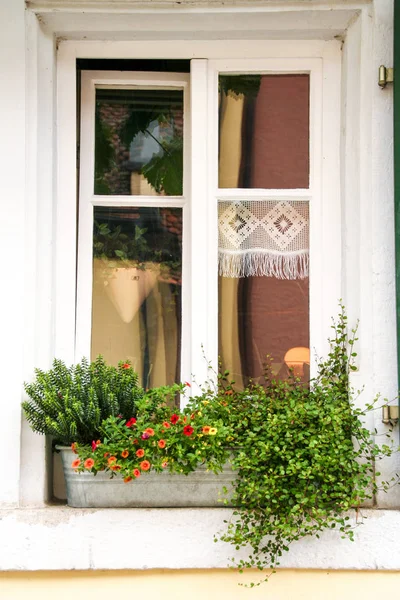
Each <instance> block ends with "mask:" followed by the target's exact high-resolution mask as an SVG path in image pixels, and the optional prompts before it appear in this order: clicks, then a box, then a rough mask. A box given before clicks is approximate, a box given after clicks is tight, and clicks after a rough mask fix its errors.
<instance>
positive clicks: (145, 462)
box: [140, 460, 151, 471]
mask: <svg viewBox="0 0 400 600" xmlns="http://www.w3.org/2000/svg"><path fill="white" fill-rule="evenodd" d="M150 467H151V464H150V463H149V461H148V460H142V462H141V463H140V468H141V469H142V471H148V470H149V469H150Z"/></svg>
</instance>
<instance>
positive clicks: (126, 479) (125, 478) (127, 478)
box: [124, 475, 132, 483]
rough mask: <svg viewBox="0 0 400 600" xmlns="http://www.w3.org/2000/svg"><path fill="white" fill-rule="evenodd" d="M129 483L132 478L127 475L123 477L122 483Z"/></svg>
mask: <svg viewBox="0 0 400 600" xmlns="http://www.w3.org/2000/svg"><path fill="white" fill-rule="evenodd" d="M130 481H132V477H130V476H129V475H128V477H124V483H129V482H130Z"/></svg>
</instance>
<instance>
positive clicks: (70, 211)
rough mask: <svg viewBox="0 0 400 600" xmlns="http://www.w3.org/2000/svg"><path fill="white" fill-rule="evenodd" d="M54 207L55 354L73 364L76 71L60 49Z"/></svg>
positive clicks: (66, 50)
mask: <svg viewBox="0 0 400 600" xmlns="http://www.w3.org/2000/svg"><path fill="white" fill-rule="evenodd" d="M57 123H58V127H57V178H56V182H57V193H56V198H57V208H56V219H55V220H56V223H55V237H56V240H57V248H56V251H55V255H56V267H55V323H54V333H55V346H54V353H55V356H57V358H61V359H63V360H65V361H67V362H69V363H72V362H73V361H74V344H75V294H76V289H75V280H76V229H77V228H76V221H77V219H76V202H77V189H76V72H75V52H74V48H72V47H71V46H61V47H60V48H59V51H58V56H57Z"/></svg>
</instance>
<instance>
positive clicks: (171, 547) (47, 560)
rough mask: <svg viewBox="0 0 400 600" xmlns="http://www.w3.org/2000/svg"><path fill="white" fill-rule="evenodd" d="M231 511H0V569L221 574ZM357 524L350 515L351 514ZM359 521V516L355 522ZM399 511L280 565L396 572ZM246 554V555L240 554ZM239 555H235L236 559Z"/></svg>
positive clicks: (296, 552) (378, 514)
mask: <svg viewBox="0 0 400 600" xmlns="http://www.w3.org/2000/svg"><path fill="white" fill-rule="evenodd" d="M231 514H232V511H231V509H228V508H213V509H210V508H181V509H145V508H143V509H74V508H69V507H66V506H62V507H61V506H48V507H45V508H31V509H28V508H20V509H10V510H0V539H2V540H8V542H7V544H2V545H1V546H0V565H1V567H0V568H1V570H4V571H14V570H26V571H41V570H72V569H79V570H87V569H102V570H113V569H135V570H141V569H211V568H226V567H227V566H228V563H229V559H230V558H231V557H232V556H233V554H235V552H233V551H232V547H231V546H230V545H228V544H224V543H222V542H219V543H217V544H216V543H214V534H215V533H216V532H218V531H222V530H223V529H224V520H225V519H227V518H229V517H230V516H231ZM350 516H351V518H352V519H354V522H355V515H354V513H353V514H351V515H350ZM360 519H361V517H359V520H360ZM399 530H400V511H393V510H392V511H391V510H373V509H365V510H363V521H362V524H361V525H360V526H359V527H358V528H357V529H356V533H355V542H353V543H351V542H349V541H348V540H342V539H341V538H340V534H339V533H338V532H335V531H327V532H326V533H325V534H324V535H323V536H321V539H320V540H316V539H309V540H302V541H301V542H297V543H296V544H294V545H293V547H292V549H291V551H290V553H288V554H287V555H286V556H284V557H283V558H282V561H281V565H280V566H281V567H282V568H292V569H349V570H375V569H384V570H399V569H400V537H399V536H398V533H397V532H398V531H399ZM242 554H243V553H242ZM238 555H239V553H236V556H238Z"/></svg>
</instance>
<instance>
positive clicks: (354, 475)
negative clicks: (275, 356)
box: [210, 306, 397, 587]
mask: <svg viewBox="0 0 400 600" xmlns="http://www.w3.org/2000/svg"><path fill="white" fill-rule="evenodd" d="M333 330H334V336H333V339H332V340H330V353H329V355H328V358H327V359H326V360H325V361H321V363H320V364H319V366H318V372H317V376H316V377H315V379H313V380H312V381H311V382H310V385H309V386H305V385H304V384H302V383H301V382H300V381H298V380H296V379H295V378H292V379H290V380H289V381H276V380H274V379H272V378H271V375H270V370H269V369H267V370H266V373H265V382H264V384H263V385H259V384H253V385H250V386H248V387H247V388H246V389H245V390H242V391H239V390H236V389H235V386H234V383H233V382H229V379H228V374H227V373H225V374H223V375H221V376H220V387H219V391H218V402H214V403H212V404H210V410H211V411H217V412H216V415H215V416H218V418H221V419H222V421H223V422H224V423H225V424H227V423H229V424H230V443H231V445H232V446H233V447H236V448H237V451H236V453H235V455H234V458H233V466H234V467H235V468H236V469H237V471H238V476H237V479H236V483H235V489H234V497H233V504H234V506H235V510H234V512H233V516H232V519H231V520H230V521H228V522H226V523H227V529H226V531H224V532H222V533H221V534H219V535H218V536H217V537H216V541H217V540H218V539H219V540H222V541H224V542H228V543H230V544H232V545H233V546H234V547H235V548H236V549H237V550H239V549H241V548H244V549H249V548H250V553H249V555H248V557H247V558H246V559H240V560H238V561H235V560H234V559H232V563H233V566H234V567H235V568H238V569H239V571H243V569H248V568H257V569H259V570H264V569H267V575H266V576H265V577H264V578H263V579H262V581H265V580H267V579H268V577H269V575H270V574H271V573H272V572H274V571H275V569H276V568H277V567H278V566H279V563H280V558H281V556H282V555H283V553H285V552H287V551H288V550H289V548H290V546H291V544H292V543H293V542H295V541H297V540H300V539H301V538H304V537H310V536H315V537H317V538H318V537H319V536H320V533H321V532H322V531H323V530H325V529H337V530H338V531H339V532H340V534H341V536H342V537H343V538H348V539H350V540H353V539H354V528H353V525H352V524H351V522H350V517H349V516H348V514H346V513H347V512H348V511H350V510H351V509H354V508H356V509H357V508H358V507H360V506H361V505H362V504H363V503H364V502H365V501H366V500H368V499H370V498H372V497H373V496H374V494H375V493H376V492H377V491H378V489H379V490H385V491H386V490H387V489H388V488H389V487H390V486H391V485H392V484H394V483H395V481H396V480H397V478H393V479H392V480H391V481H379V476H380V473H379V472H376V471H377V469H376V463H377V461H378V460H379V459H381V458H383V457H385V456H390V455H391V454H392V452H393V451H394V449H393V448H392V447H391V446H388V445H378V444H376V443H375V442H374V440H373V439H372V437H371V432H370V431H369V429H367V427H366V426H365V425H364V424H363V422H364V421H365V418H366V415H367V413H368V411H370V410H372V409H374V408H376V404H377V402H378V400H379V397H377V398H376V399H375V400H374V401H373V402H372V403H371V404H369V405H368V406H367V407H366V409H365V410H362V409H359V408H356V406H355V404H354V399H353V394H352V392H351V389H350V386H349V374H350V372H351V371H352V370H355V369H356V367H355V365H354V362H353V361H354V358H355V356H356V353H355V352H354V351H353V346H354V344H355V342H356V339H357V338H356V330H357V328H355V329H353V330H352V331H351V335H350V336H348V334H347V317H346V314H345V311H344V308H343V306H341V312H340V314H339V317H338V320H337V322H336V323H335V324H334V325H333ZM376 478H378V479H376ZM259 583H261V581H260V582H259ZM254 585H257V584H255V583H252V584H251V587H253V586H254Z"/></svg>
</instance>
